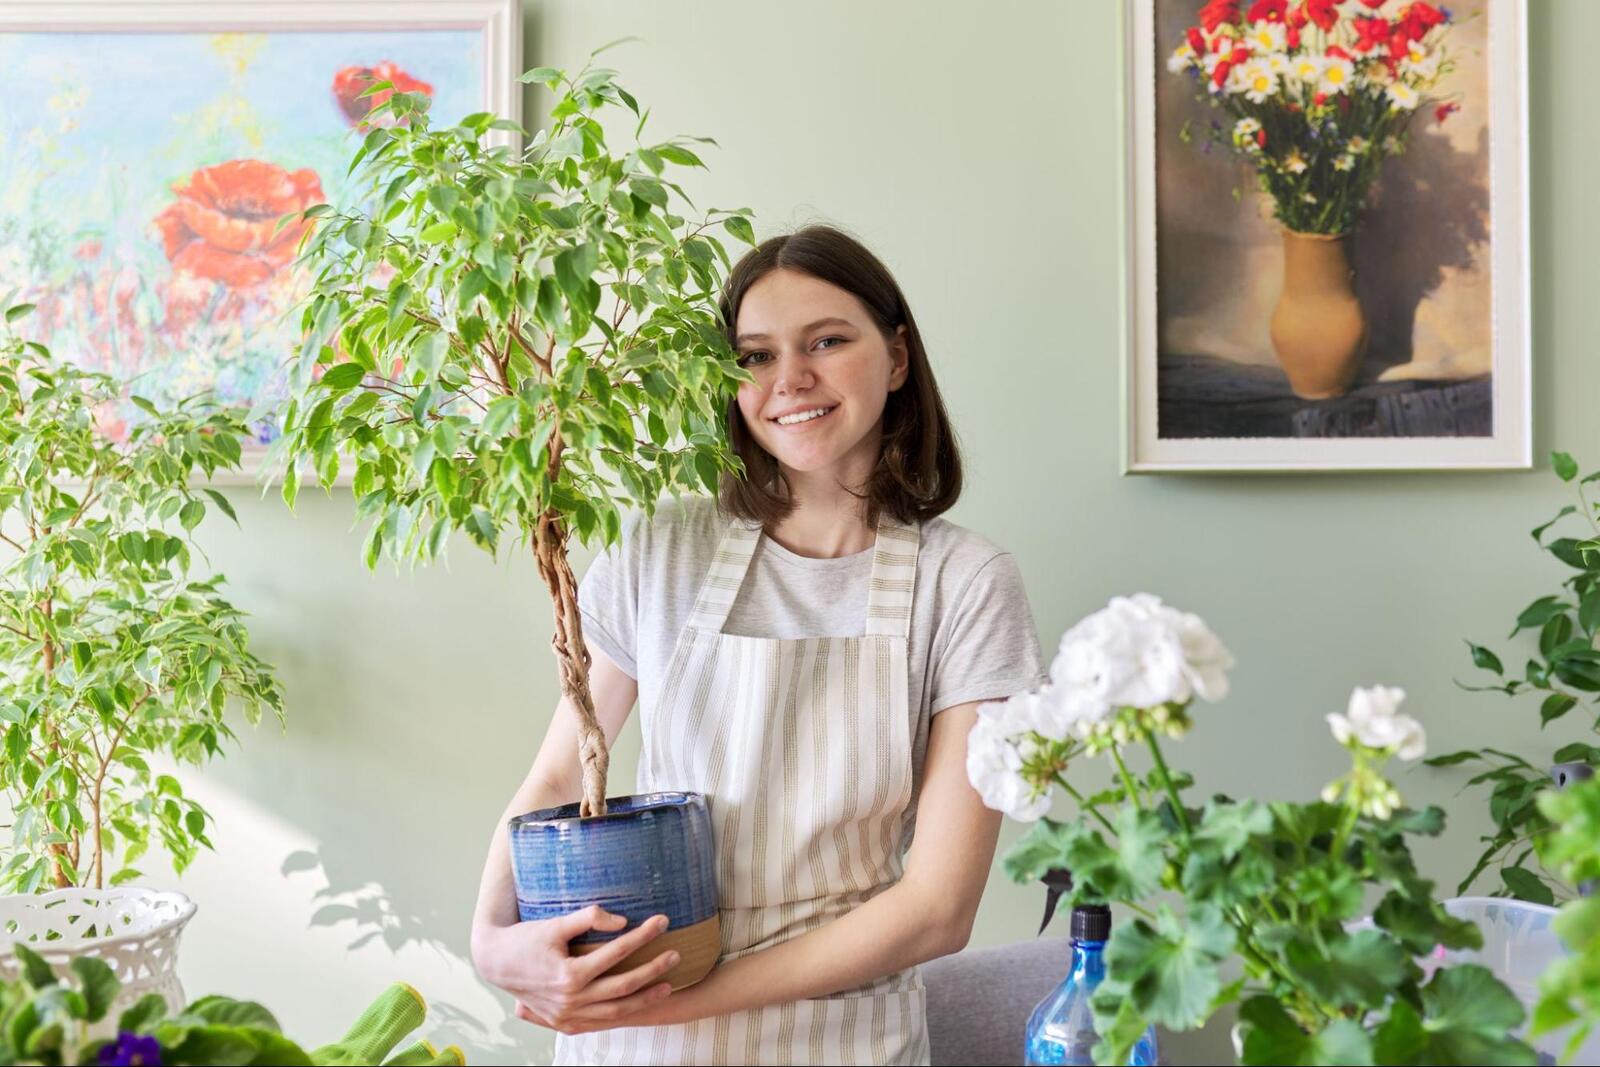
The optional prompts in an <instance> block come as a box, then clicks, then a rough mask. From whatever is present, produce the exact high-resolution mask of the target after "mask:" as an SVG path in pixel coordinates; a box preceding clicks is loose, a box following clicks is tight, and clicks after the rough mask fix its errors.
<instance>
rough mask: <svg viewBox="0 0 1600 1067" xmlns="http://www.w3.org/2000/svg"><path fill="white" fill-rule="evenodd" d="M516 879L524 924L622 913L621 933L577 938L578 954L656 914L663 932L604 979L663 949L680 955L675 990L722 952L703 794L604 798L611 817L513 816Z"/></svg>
mask: <svg viewBox="0 0 1600 1067" xmlns="http://www.w3.org/2000/svg"><path fill="white" fill-rule="evenodd" d="M508 830H509V832H510V835H511V872H512V876H513V878H514V880H515V881H516V886H517V913H518V915H519V916H520V917H521V919H522V920H523V921H524V922H527V921H530V920H537V919H553V918H555V917H557V916H559V915H566V914H569V913H570V912H574V911H580V910H582V909H584V908H586V907H588V906H589V905H591V904H599V905H600V906H601V907H603V908H604V909H605V910H606V911H609V912H614V913H616V914H619V915H623V916H626V918H627V920H628V925H627V926H625V927H623V929H622V930H618V931H615V932H610V931H604V932H602V931H598V930H590V931H587V932H586V933H584V934H581V935H579V936H578V937H577V938H574V939H573V941H572V942H571V949H572V951H573V952H574V953H578V954H582V953H585V952H592V951H594V950H595V949H597V948H599V947H600V946H601V945H603V944H605V943H606V942H607V941H610V940H612V939H613V938H615V937H618V936H620V935H621V934H623V933H626V932H627V931H628V930H631V929H633V928H634V927H635V926H637V925H638V924H639V923H641V922H643V921H644V920H646V919H648V918H650V917H651V916H652V915H665V916H666V917H667V931H666V933H664V934H662V935H661V936H660V937H657V938H655V939H654V940H652V941H651V942H650V943H649V944H647V945H646V946H645V947H644V948H643V949H641V950H640V951H639V952H637V953H634V954H633V955H631V956H629V957H628V958H626V959H624V960H623V961H622V962H621V963H619V964H617V965H616V966H615V967H613V968H611V970H609V971H607V972H606V973H607V974H615V973H620V972H621V971H624V970H629V969H631V968H632V967H634V966H637V965H638V964H639V963H642V962H644V961H645V960H648V959H652V958H654V957H655V956H656V954H658V953H660V952H664V951H666V950H667V949H675V950H677V951H678V953H679V955H680V956H681V960H680V962H679V963H678V965H677V966H676V967H674V968H673V969H672V970H671V971H669V972H668V973H667V975H666V976H665V978H666V980H667V981H669V982H671V983H672V985H673V988H675V989H677V988H682V987H683V986H685V985H690V984H692V983H693V982H696V981H699V979H700V978H702V977H704V976H705V974H706V972H707V971H709V970H710V969H711V967H712V965H713V964H715V963H716V958H717V954H718V952H719V950H720V947H721V946H720V937H719V929H718V922H717V877H716V863H715V851H714V845H713V838H712V832H711V810H710V808H708V807H707V806H706V798H705V796H704V794H701V793H641V794H639V795H637V796H627V797H617V798H615V799H609V800H607V801H606V813H605V814H604V815H600V816H595V817H592V818H588V819H580V818H579V817H578V805H577V804H563V805H561V806H560V807H555V808H543V809H541V810H539V811H533V812H529V813H528V814H526V815H519V816H517V817H516V818H515V819H512V820H511V822H510V824H509V826H508Z"/></svg>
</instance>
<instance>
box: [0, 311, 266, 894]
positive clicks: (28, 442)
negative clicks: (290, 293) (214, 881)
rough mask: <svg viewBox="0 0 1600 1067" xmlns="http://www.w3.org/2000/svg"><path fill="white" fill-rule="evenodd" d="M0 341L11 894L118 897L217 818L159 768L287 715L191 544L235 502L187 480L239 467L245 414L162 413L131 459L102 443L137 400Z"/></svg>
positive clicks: (190, 408) (1, 591) (0, 610)
mask: <svg viewBox="0 0 1600 1067" xmlns="http://www.w3.org/2000/svg"><path fill="white" fill-rule="evenodd" d="M27 312H28V306H27V305H18V306H15V307H12V308H10V309H9V310H7V311H6V313H5V319H6V325H5V327H4V328H3V329H0V409H3V414H0V678H3V680H4V685H3V687H0V731H3V736H4V742H3V743H4V749H5V755H4V758H3V759H0V787H3V788H4V789H5V790H6V792H7V794H8V800H9V805H10V809H11V825H10V827H9V829H10V831H11V834H10V841H9V843H7V844H5V845H3V846H0V855H3V856H4V862H3V864H0V885H3V886H4V887H5V888H7V889H9V890H12V891H19V892H24V893H27V892H33V891H34V890H37V889H40V888H51V887H57V886H71V885H93V886H96V887H99V886H103V885H105V884H107V883H110V884H113V885H115V884H119V883H122V882H126V881H128V880H130V879H132V878H136V877H138V875H139V871H138V870H137V869H136V868H135V867H133V866H132V865H133V864H134V863H135V862H137V860H138V859H139V857H140V856H141V855H142V854H143V853H144V852H145V850H146V848H147V847H148V846H149V844H150V843H151V840H152V838H154V839H155V840H158V841H159V842H160V843H161V845H163V846H164V847H165V849H166V851H167V852H168V853H169V854H170V856H171V859H172V863H173V866H174V868H175V869H176V870H178V871H182V870H183V869H184V868H185V867H186V866H187V865H188V864H189V863H190V861H191V860H193V859H194V857H195V855H196V853H197V851H198V849H199V848H201V847H210V840H209V838H208V836H207V827H208V824H209V823H210V816H209V815H208V814H207V813H206V811H205V810H204V809H203V808H202V807H201V806H200V805H199V804H197V803H196V802H195V801H193V800H192V799H190V798H189V797H187V796H186V795H185V794H184V792H183V787H182V785H181V784H180V783H179V781H178V780H177V779H176V778H175V777H173V776H172V775H170V774H161V773H157V772H156V771H154V770H152V768H151V766H150V763H149V759H150V757H151V756H152V755H154V754H157V753H160V754H164V755H167V756H171V757H172V758H174V759H175V760H177V761H178V762H180V763H194V764H198V763H200V762H203V761H204V760H206V759H208V758H209V757H211V756H213V755H216V754H217V752H218V751H219V750H220V748H221V745H222V744H223V742H224V741H225V740H226V739H229V738H231V737H232V736H233V732H232V730H231V729H230V728H229V726H228V725H227V722H226V721H225V718H224V713H225V712H226V710H227V709H228V707H229V705H230V703H232V704H236V705H237V708H238V710H239V712H240V713H242V714H243V716H244V718H245V719H246V721H248V722H250V723H252V724H254V723H255V722H257V721H258V720H259V719H260V717H261V715H262V713H263V712H264V711H267V710H271V711H273V712H275V713H277V714H278V715H279V716H280V718H281V716H282V709H283V705H282V700H281V698H280V695H279V692H278V687H277V683H276V682H275V681H274V679H273V676H272V672H271V670H270V668H269V667H268V666H267V664H265V663H263V662H262V661H261V660H260V659H258V658H257V657H256V656H255V655H254V654H253V653H252V652H251V651H250V638H249V634H248V632H247V631H246V629H245V626H244V619H243V615H242V614H241V613H240V612H239V610H238V609H237V608H235V607H234V606H233V605H232V604H231V603H229V602H228V601H227V600H226V599H225V598H224V597H223V596H222V593H221V586H222V582H223V579H222V576H221V575H217V574H212V575H210V576H208V577H203V578H202V577H195V576H192V575H191V573H190V570H191V565H192V563H193V557H194V555H195V551H196V549H195V546H194V543H193V540H192V534H193V531H194V530H195V529H196V527H198V526H199V525H200V523H201V522H202V521H203V520H204V519H205V517H206V515H207V512H208V511H209V510H210V509H212V508H215V509H216V510H220V511H222V512H224V513H225V514H227V515H228V516H229V517H233V509H232V507H231V506H230V505H229V503H228V501H227V499H226V498H225V497H223V496H222V495H221V494H220V493H217V492H216V491H215V490H212V489H206V488H199V489H197V488H195V487H193V486H191V484H190V482H191V480H192V479H197V478H204V477H209V476H210V475H212V474H214V473H216V472H217V471H221V470H227V469H230V468H235V467H237V466H238V464H239V459H240V441H241V439H242V438H244V437H245V436H247V431H246V428H245V425H244V423H243V421H242V419H241V417H240V416H239V414H238V413H237V412H236V411H234V410H230V409H226V408H223V407H221V406H219V405H218V404H216V403H215V402H214V401H213V400H212V399H210V398H208V396H207V395H204V394H202V395H199V396H196V397H192V398H189V399H186V400H183V401H180V402H178V403H177V404H175V405H173V406H171V407H166V408H158V407H156V406H155V405H154V404H152V403H151V402H149V401H147V400H144V399H142V398H138V397H135V398H134V401H133V402H134V404H136V405H137V406H139V407H140V408H141V409H143V412H144V415H145V418H144V419H143V420H142V421H140V422H139V423H138V424H136V425H135V426H133V427H132V428H131V429H130V430H129V431H128V433H127V439H126V441H124V442H117V441H114V440H112V439H111V438H109V437H107V436H106V435H105V434H103V433H101V432H99V430H98V429H97V426H96V420H97V417H98V416H100V415H102V414H104V413H108V412H111V411H113V410H114V409H115V406H116V404H117V403H118V402H119V400H120V399H121V397H122V395H123V386H122V384H121V383H119V382H116V381H114V380H113V379H111V378H110V377H107V376H105V375H101V374H94V373H89V372H85V371H83V370H80V369H78V368H76V367H74V366H72V365H71V364H68V363H64V362H60V361H57V360H56V359H54V358H53V357H52V356H51V355H50V353H49V351H48V350H47V349H46V348H45V347H44V346H42V345H40V344H38V343H36V342H32V341H25V340H23V339H22V338H21V337H20V336H19V335H18V334H16V333H15V332H13V330H12V326H13V324H15V323H17V322H19V321H21V320H22V319H23V318H24V317H25V316H26V314H27Z"/></svg>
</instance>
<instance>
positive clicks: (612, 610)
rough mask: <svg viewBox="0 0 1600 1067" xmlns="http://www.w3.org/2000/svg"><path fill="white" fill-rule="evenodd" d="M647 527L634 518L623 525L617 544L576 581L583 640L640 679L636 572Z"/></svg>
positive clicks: (597, 559) (631, 516)
mask: <svg viewBox="0 0 1600 1067" xmlns="http://www.w3.org/2000/svg"><path fill="white" fill-rule="evenodd" d="M647 532H648V528H647V524H645V523H642V522H641V521H640V516H639V515H637V514H634V515H630V516H629V517H628V521H627V522H625V523H624V524H623V530H622V537H621V538H620V540H619V541H618V542H617V544H615V545H612V546H611V547H610V548H608V549H606V550H605V551H604V552H601V553H599V554H598V555H596V556H595V557H594V560H593V562H591V563H590V564H589V569H588V570H586V571H584V572H583V577H582V578H581V579H579V581H578V610H579V612H581V613H582V615H583V639H584V641H586V642H587V643H589V644H592V645H594V646H595V647H597V648H599V649H600V651H602V652H604V653H605V654H606V655H607V656H610V657H611V659H612V660H613V661H614V662H615V663H616V665H617V666H619V667H621V668H622V669H623V670H625V671H627V672H628V674H629V675H630V676H631V677H634V678H637V677H639V666H638V640H639V570H640V559H641V557H642V555H643V546H642V545H641V543H640V538H641V537H642V536H644V535H645V534H646V533H647Z"/></svg>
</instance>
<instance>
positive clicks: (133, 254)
mask: <svg viewBox="0 0 1600 1067" xmlns="http://www.w3.org/2000/svg"><path fill="white" fill-rule="evenodd" d="M80 6H83V7H85V10H87V9H88V7H90V6H92V5H80ZM101 6H102V7H104V8H105V12H104V14H105V25H104V27H103V28H97V27H96V26H95V25H94V19H93V18H89V19H86V20H85V21H83V22H82V23H80V24H77V25H75V27H74V28H73V29H70V30H64V29H62V28H61V26H60V21H59V19H58V18H54V19H53V18H52V13H51V5H48V4H31V3H19V4H8V5H6V7H5V10H4V12H0V30H3V31H4V32H0V93H3V94H4V98H5V99H6V100H7V102H8V106H7V107H6V108H4V109H0V144H5V145H6V146H7V149H6V151H4V152H0V188H3V189H4V190H6V195H5V196H4V197H3V198H0V292H12V291H16V293H17V297H16V299H18V300H25V301H27V302H30V303H33V304H35V305H36V306H37V310H36V311H35V313H34V314H33V315H32V316H30V320H29V321H30V326H31V328H32V329H33V330H34V331H35V336H36V337H37V338H38V340H40V341H42V342H44V343H45V344H47V345H48V346H49V347H50V348H51V349H52V351H54V352H56V353H58V354H60V355H63V356H65V357H67V358H69V359H72V360H74V361H76V362H78V363H80V364H83V365H85V366H89V367H92V368H95V369H98V370H102V371H106V372H108V373H111V374H114V375H116V376H118V377H120V378H122V379H124V380H125V381H127V382H128V383H129V390H128V391H129V395H130V397H131V395H132V394H133V393H135V392H137V393H138V394H139V395H141V396H145V397H150V398H151V399H155V400H158V401H162V402H166V401H171V400H175V399H177V398H178V397H181V396H185V395H189V394H191V393H194V392H197V391H199V390H201V389H211V390H214V391H216V392H217V393H218V394H219V395H220V396H221V397H222V398H223V399H224V400H226V401H231V402H233V403H237V404H239V405H240V406H241V407H245V408H247V409H249V411H250V413H251V418H252V421H253V425H254V427H255V430H256V436H257V438H258V442H257V444H258V448H257V450H256V451H257V453H258V455H259V453H260V452H264V450H265V447H266V446H267V445H268V444H270V442H271V441H272V440H273V439H274V438H275V436H276V434H277V418H276V413H275V406H276V402H277V400H278V398H279V397H281V396H282V395H283V391H284V388H285V384H286V383H285V380H284V371H285V365H286V360H287V359H288V358H289V357H290V356H291V355H292V354H293V353H294V352H295V351H296V348H297V346H298V343H299V334H298V329H297V323H296V321H295V315H294V314H293V313H292V310H293V308H294V307H295V304H296V301H297V300H298V299H299V297H300V294H301V293H302V292H304V291H305V287H306V285H307V282H308V279H307V278H306V277H305V274H304V271H303V270H302V269H301V268H300V266H299V265H298V264H297V262H296V258H297V247H298V245H299V242H300V239H301V238H302V236H303V235H304V233H305V225H306V224H305V223H302V222H299V221H296V220H294V219H292V218H288V216H292V215H294V214H295V213H297V212H300V211H303V210H304V209H305V208H307V207H310V206H311V205H313V204H318V203H330V204H333V205H334V206H335V207H338V206H340V205H342V204H346V203H347V202H348V198H349V197H350V196H351V195H353V193H352V191H351V189H350V188H348V187H347V185H346V175H345V171H346V168H347V165H348V161H349V159H350V156H351V153H352V152H353V151H354V147H355V143H356V141H358V140H359V139H360V137H361V136H363V134H364V133H365V132H366V128H367V120H366V115H367V113H368V112H369V111H370V110H371V108H373V107H375V106H377V104H378V103H380V102H382V101H383V100H385V99H387V98H388V96H389V95H391V94H393V93H395V92H405V93H413V94H417V95H418V96H421V97H423V98H425V99H426V101H427V103H428V107H429V111H430V113H431V114H434V115H442V116H443V117H444V119H445V120H446V121H453V120H455V119H457V118H459V117H461V116H462V115H466V114H470V113H472V112H477V111H484V110H493V111H496V112H499V113H501V114H506V115H511V116H515V115H516V114H517V113H518V102H519V94H517V93H516V91H515V87H516V81H515V74H514V69H515V68H517V66H518V63H519V62H520V44H519V42H518V41H517V40H516V37H517V34H516V26H517V20H518V9H517V7H516V4H515V3H514V0H466V2H464V3H460V4H453V5H449V6H448V9H446V8H444V7H441V6H439V5H435V8H436V14H435V15H434V16H433V17H432V18H431V19H430V18H427V17H423V16H422V15H417V17H416V18H412V17H411V15H408V16H406V18H405V19H397V18H396V17H395V16H394V14H393V12H392V11H387V12H386V11H385V10H384V7H385V5H382V4H378V3H366V2H361V0H338V2H331V3H329V4H327V5H323V6H319V7H318V9H317V10H310V8H309V6H308V5H293V9H292V10H291V9H290V7H288V6H286V7H285V9H284V11H283V14H282V15H281V17H280V18H279V19H277V20H276V21H279V22H281V23H282V25H281V26H277V25H273V24H272V23H273V21H274V20H273V19H272V18H271V10H270V9H271V5H265V6H263V5H261V4H252V5H248V7H247V6H245V5H241V4H235V3H232V2H229V0H219V2H217V3H214V4H207V5H196V6H195V9H194V10H193V11H192V12H185V13H184V16H183V21H182V22H180V23H174V22H172V21H171V20H172V18H173V17H174V16H173V15H171V14H170V13H168V14H165V15H163V14H161V13H159V12H156V13H147V14H141V5H137V4H131V5H130V4H115V5H113V4H107V5H101ZM417 10H418V11H421V10H423V6H418V7H417ZM263 11H266V12H267V15H265V16H264V15H263V14H262V12H263ZM412 14H416V12H413V13H412ZM263 18H265V19H266V20H267V21H266V24H264V23H263ZM132 87H137V91H133V90H132ZM140 415H141V413H140V411H139V409H138V408H137V406H135V405H134V404H133V403H132V402H131V399H130V400H129V401H127V402H126V403H125V404H124V405H123V406H122V407H121V408H119V409H116V410H107V411H104V412H100V413H98V420H99V425H100V426H101V428H102V430H103V432H105V433H107V434H108V435H111V436H118V435H121V434H125V433H126V432H127V430H128V428H129V427H130V426H131V425H133V424H134V423H135V422H136V421H137V420H138V419H139V418H140ZM254 458H256V457H252V459H254ZM247 466H249V465H247Z"/></svg>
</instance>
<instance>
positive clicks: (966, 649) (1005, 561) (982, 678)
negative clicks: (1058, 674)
mask: <svg viewBox="0 0 1600 1067" xmlns="http://www.w3.org/2000/svg"><path fill="white" fill-rule="evenodd" d="M931 654H932V656H933V669H932V671H931V673H930V682H929V686H928V692H929V694H930V697H929V703H928V707H929V708H930V709H931V710H932V712H933V713H934V714H938V713H939V712H941V711H943V710H944V709H946V708H951V707H955V706H956V705H957V704H966V703H970V702H971V701H974V700H997V699H1003V698H1005V697H1010V696H1013V695H1015V694H1017V693H1022V692H1027V691H1030V690H1032V689H1035V688H1037V687H1038V686H1039V685H1040V684H1041V683H1043V681H1044V674H1043V672H1042V670H1041V667H1040V655H1039V634H1038V630H1037V629H1036V628H1035V626H1034V623H1033V610H1032V608H1031V607H1030V606H1029V604H1028V593H1027V590H1025V589H1024V588H1023V585H1022V572H1021V571H1020V570H1019V569H1018V567H1017V563H1016V560H1015V559H1014V558H1013V557H1012V556H1011V554H1010V553H1008V552H1002V553H999V554H998V555H996V556H994V557H993V558H991V559H990V560H989V561H988V562H987V563H985V564H984V565H983V566H982V567H981V568H979V570H978V572H977V573H976V574H975V575H973V577H972V580H971V581H969V582H968V583H967V588H966V591H965V592H963V593H962V594H961V596H960V597H959V598H958V599H957V601H956V604H955V608H954V610H953V611H951V612H950V613H949V614H948V615H946V616H945V617H944V618H943V619H941V620H940V623H939V627H938V632H937V633H936V635H935V638H934V645H933V647H932V650H931Z"/></svg>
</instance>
